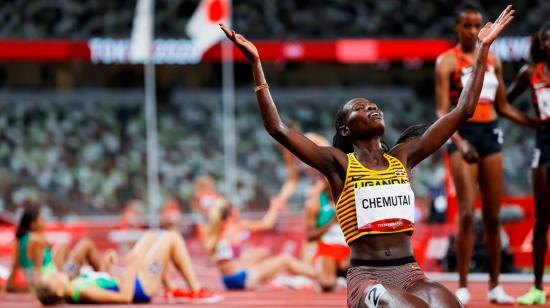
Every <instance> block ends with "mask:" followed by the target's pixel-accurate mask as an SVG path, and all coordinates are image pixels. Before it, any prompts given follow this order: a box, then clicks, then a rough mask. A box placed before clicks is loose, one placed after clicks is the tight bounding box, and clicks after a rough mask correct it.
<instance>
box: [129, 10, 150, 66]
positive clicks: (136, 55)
mask: <svg viewBox="0 0 550 308" xmlns="http://www.w3.org/2000/svg"><path fill="white" fill-rule="evenodd" d="M153 10H154V1H153V0H138V2H137V4H136V12H135V15H134V24H133V27H132V39H131V41H130V53H129V60H130V62H133V63H144V62H146V61H149V59H150V58H151V52H152V48H153V35H154V34H153V23H154V12H153Z"/></svg>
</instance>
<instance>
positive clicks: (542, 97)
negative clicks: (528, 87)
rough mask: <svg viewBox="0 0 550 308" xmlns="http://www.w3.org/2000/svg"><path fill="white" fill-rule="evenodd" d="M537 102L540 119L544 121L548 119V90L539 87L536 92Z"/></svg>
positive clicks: (549, 91) (549, 99)
mask: <svg viewBox="0 0 550 308" xmlns="http://www.w3.org/2000/svg"><path fill="white" fill-rule="evenodd" d="M536 93H537V102H538V106H539V112H540V119H541V120H542V121H546V120H548V119H550V88H549V87H541V88H540V89H538V90H537V91H536Z"/></svg>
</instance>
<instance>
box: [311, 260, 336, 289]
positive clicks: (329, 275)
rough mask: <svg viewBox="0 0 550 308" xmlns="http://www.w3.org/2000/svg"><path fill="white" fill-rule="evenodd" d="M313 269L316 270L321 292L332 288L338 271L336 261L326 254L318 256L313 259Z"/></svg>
mask: <svg viewBox="0 0 550 308" xmlns="http://www.w3.org/2000/svg"><path fill="white" fill-rule="evenodd" d="M315 270H316V271H317V281H318V282H319V285H320V286H321V289H322V290H323V292H330V291H332V290H334V287H335V286H336V273H337V271H338V264H336V261H335V260H334V259H333V258H331V257H328V256H318V257H317V259H316V260H315Z"/></svg>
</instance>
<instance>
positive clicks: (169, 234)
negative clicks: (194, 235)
mask: <svg viewBox="0 0 550 308" xmlns="http://www.w3.org/2000/svg"><path fill="white" fill-rule="evenodd" d="M161 237H163V238H164V239H169V240H183V237H182V236H181V234H180V233H179V232H177V231H174V230H166V231H163V232H162V235H161Z"/></svg>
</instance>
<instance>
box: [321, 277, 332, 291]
mask: <svg viewBox="0 0 550 308" xmlns="http://www.w3.org/2000/svg"><path fill="white" fill-rule="evenodd" d="M318 282H319V286H320V287H321V291H323V292H332V291H333V290H334V288H335V287H336V277H331V276H328V275H321V276H319V278H318Z"/></svg>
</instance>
